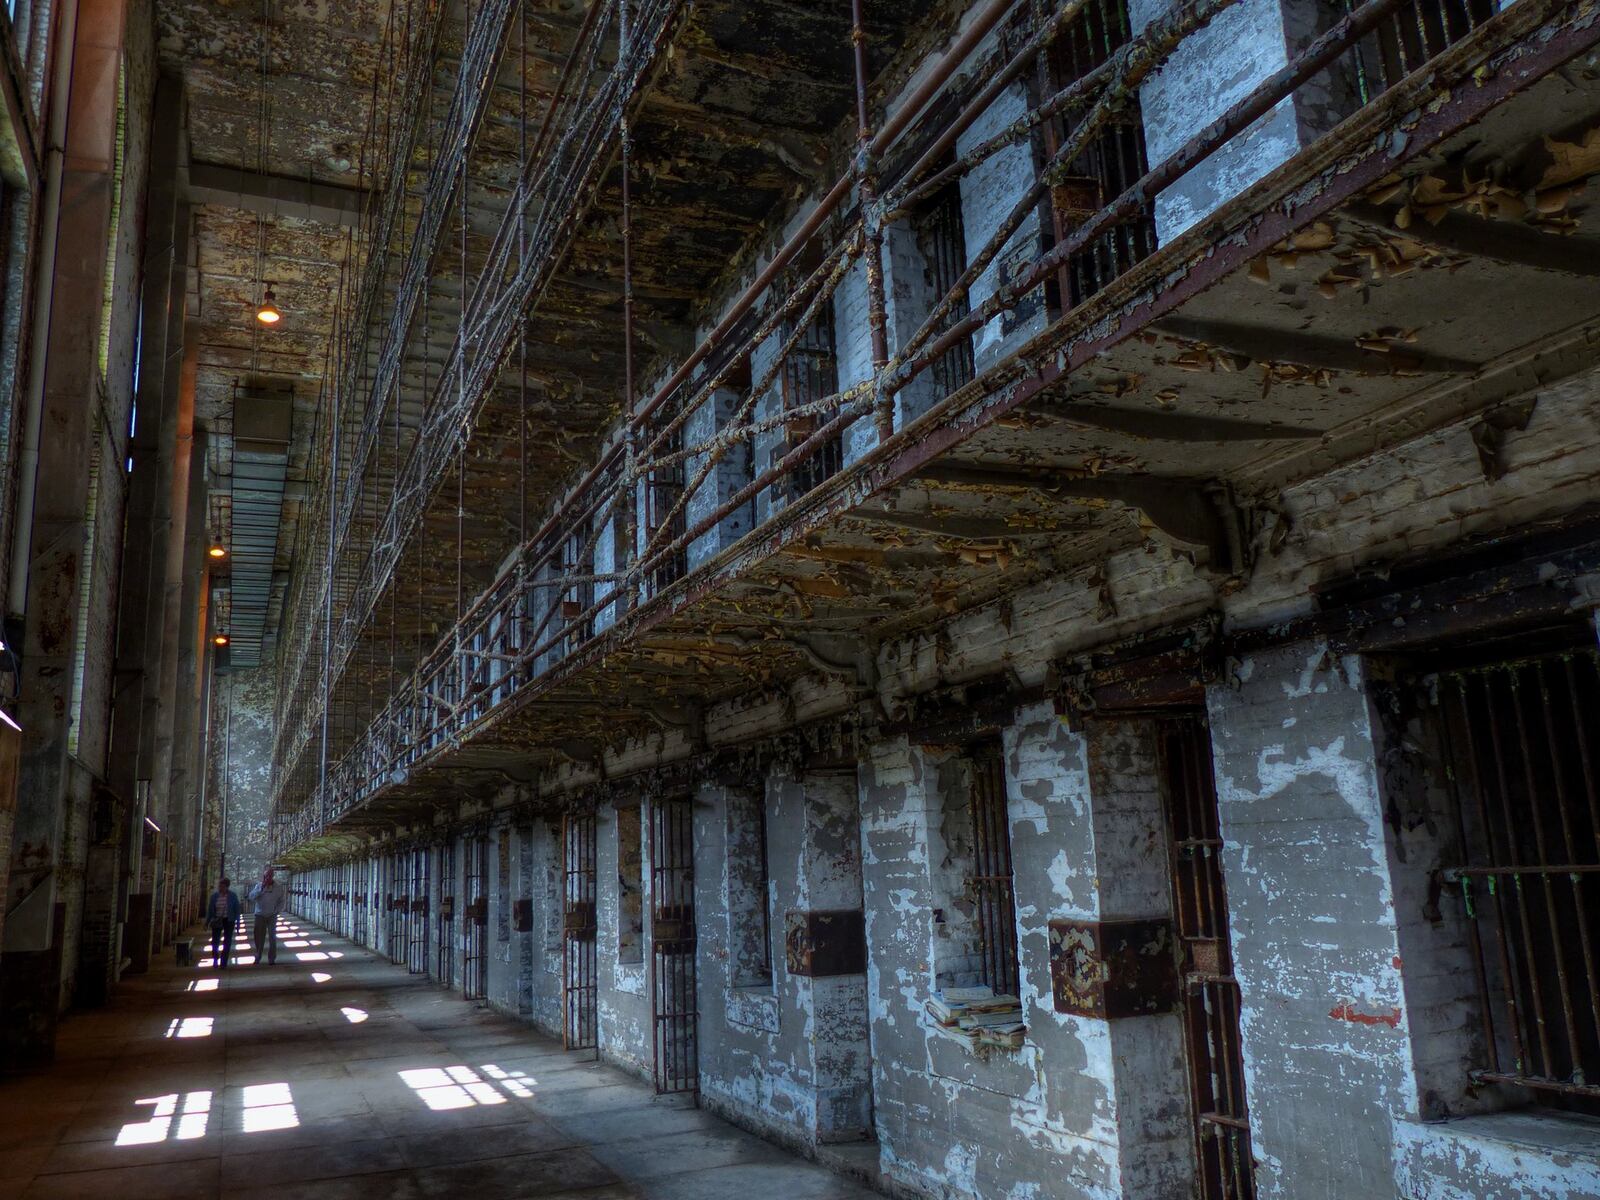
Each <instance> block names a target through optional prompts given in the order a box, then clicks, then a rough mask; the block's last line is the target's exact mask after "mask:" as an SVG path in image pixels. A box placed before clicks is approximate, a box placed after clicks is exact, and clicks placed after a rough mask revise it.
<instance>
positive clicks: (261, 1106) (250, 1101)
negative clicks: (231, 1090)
mask: <svg viewBox="0 0 1600 1200" xmlns="http://www.w3.org/2000/svg"><path fill="white" fill-rule="evenodd" d="M241 1100H242V1102H243V1104H244V1114H243V1127H244V1131H245V1132H246V1133H265V1132H266V1131H267V1130H269V1129H293V1128H294V1127H295V1126H297V1125H299V1124H300V1114H299V1113H297V1112H295V1108H294V1095H293V1093H292V1092H291V1091H290V1090H289V1085H288V1084H287V1083H257V1084H252V1085H250V1086H249V1087H247V1088H245V1089H244V1091H243V1093H242V1094H241Z"/></svg>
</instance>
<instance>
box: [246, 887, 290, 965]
mask: <svg viewBox="0 0 1600 1200" xmlns="http://www.w3.org/2000/svg"><path fill="white" fill-rule="evenodd" d="M250 899H251V900H252V901H253V902H254V903H255V906H256V921H255V931H254V932H255V938H254V941H255V947H256V965H257V966H260V965H261V960H262V956H263V955H264V956H265V957H266V961H267V965H268V966H271V965H272V964H273V963H276V962H277V961H278V914H279V913H281V912H282V911H283V906H284V905H285V904H286V903H288V900H289V889H288V888H286V887H284V886H283V884H281V883H279V882H278V881H277V880H275V879H274V878H273V877H272V868H271V867H268V868H267V871H266V874H265V875H263V876H262V877H261V882H260V883H258V884H256V885H255V887H253V888H251V889H250Z"/></svg>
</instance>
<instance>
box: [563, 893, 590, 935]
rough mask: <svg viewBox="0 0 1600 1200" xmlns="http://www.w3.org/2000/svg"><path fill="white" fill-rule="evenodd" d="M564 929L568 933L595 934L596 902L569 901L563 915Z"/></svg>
mask: <svg viewBox="0 0 1600 1200" xmlns="http://www.w3.org/2000/svg"><path fill="white" fill-rule="evenodd" d="M562 927H563V928H564V929H565V930H566V931H567V932H568V933H591V934H592V933H593V932H594V929H595V912H594V902H593V901H592V900H591V901H569V902H568V903H567V908H566V912H565V914H564V915H563V920H562Z"/></svg>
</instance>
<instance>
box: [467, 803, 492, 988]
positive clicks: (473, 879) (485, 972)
mask: <svg viewBox="0 0 1600 1200" xmlns="http://www.w3.org/2000/svg"><path fill="white" fill-rule="evenodd" d="M462 852H463V854H464V855H465V857H466V864H465V866H466V870H465V872H464V874H465V880H464V887H463V889H462V890H463V893H464V894H465V896H466V901H467V903H466V909H465V911H464V912H463V913H462V918H463V921H464V928H463V933H464V934H465V937H464V939H463V946H462V959H461V994H462V995H463V996H464V997H465V998H466V999H468V1000H482V999H484V998H485V997H486V996H488V994H489V954H488V947H487V945H486V944H485V943H486V942H487V940H488V938H487V930H488V924H489V839H488V838H487V837H484V836H483V835H482V834H474V835H472V836H471V837H469V838H467V840H466V842H465V843H464V844H463V846H462Z"/></svg>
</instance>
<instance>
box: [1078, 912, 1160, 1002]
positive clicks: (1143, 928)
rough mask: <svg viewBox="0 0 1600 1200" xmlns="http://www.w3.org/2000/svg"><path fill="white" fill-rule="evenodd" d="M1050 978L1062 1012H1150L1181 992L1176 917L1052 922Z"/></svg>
mask: <svg viewBox="0 0 1600 1200" xmlns="http://www.w3.org/2000/svg"><path fill="white" fill-rule="evenodd" d="M1050 981H1051V986H1052V991H1053V992H1054V994H1055V1009H1056V1011H1057V1012H1062V1013H1072V1014H1073V1015H1075V1016H1080V1017H1100V1018H1103V1019H1105V1020H1115V1019H1117V1018H1119V1017H1139V1016H1150V1015H1151V1014H1153V1013H1163V1012H1170V1011H1171V1010H1172V1008H1173V1007H1174V1005H1175V1004H1176V1003H1177V998H1178V961H1177V952H1176V947H1175V945H1174V941H1173V937H1172V922H1171V921H1170V920H1167V919H1166V918H1158V919H1155V920H1127V921H1064V920H1054V921H1051V922H1050Z"/></svg>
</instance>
